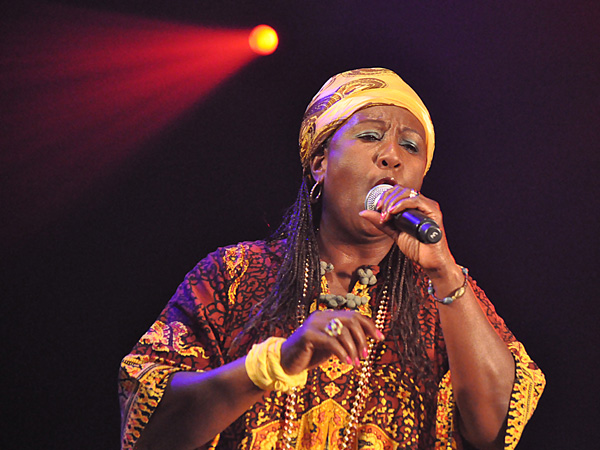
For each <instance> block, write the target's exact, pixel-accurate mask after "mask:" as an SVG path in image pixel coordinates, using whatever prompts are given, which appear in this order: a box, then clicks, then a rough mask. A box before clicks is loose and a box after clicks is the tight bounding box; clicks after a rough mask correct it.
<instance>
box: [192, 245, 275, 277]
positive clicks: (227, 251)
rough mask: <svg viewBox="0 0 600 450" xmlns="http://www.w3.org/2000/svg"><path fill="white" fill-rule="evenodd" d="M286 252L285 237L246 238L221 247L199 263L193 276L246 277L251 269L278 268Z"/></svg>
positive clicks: (270, 269)
mask: <svg viewBox="0 0 600 450" xmlns="http://www.w3.org/2000/svg"><path fill="white" fill-rule="evenodd" d="M283 253H284V242H283V241H273V242H269V241H265V240H259V241H243V242H238V243H237V244H232V245H227V246H223V247H219V248H217V249H216V250H214V251H213V252H211V253H209V254H208V255H206V257H204V258H203V259H202V260H200V261H199V262H198V264H196V266H195V267H194V269H192V271H191V272H190V274H189V276H191V277H199V278H206V277H208V278H212V279H214V278H225V279H226V280H233V279H238V278H240V277H242V276H243V275H244V274H246V272H247V271H248V270H250V271H252V272H254V271H256V270H260V271H264V272H272V271H274V270H275V271H276V270H277V269H278V268H279V265H280V264H281V260H282V257H283Z"/></svg>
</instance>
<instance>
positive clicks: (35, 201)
mask: <svg viewBox="0 0 600 450" xmlns="http://www.w3.org/2000/svg"><path fill="white" fill-rule="evenodd" d="M23 9H24V10H25V11H23V13H21V14H18V15H17V17H16V18H14V17H13V18H12V19H11V20H10V23H9V24H8V25H7V26H4V27H3V31H2V36H1V38H2V39H1V43H0V55H1V56H0V92H1V94H0V95H1V96H0V102H1V104H2V108H1V109H0V111H1V112H0V123H1V124H2V125H0V126H1V127H2V129H1V131H0V179H1V180H2V184H3V185H4V186H3V188H2V193H1V194H0V199H1V201H2V206H3V210H4V211H3V213H2V216H3V221H4V222H5V223H4V224H3V225H4V226H2V228H5V227H6V226H7V225H9V224H10V225H11V226H10V227H9V228H10V229H9V230H8V231H9V235H10V231H12V232H13V234H14V233H17V234H19V233H20V234H23V233H26V232H30V231H31V227H30V226H27V227H23V225H24V224H29V225H31V224H33V223H38V224H41V223H42V222H44V221H45V220H47V219H48V218H51V217H52V216H54V217H56V215H57V213H59V212H61V211H64V210H65V208H67V207H68V206H69V204H70V203H72V202H73V201H74V200H77V199H78V198H79V197H80V196H81V195H82V193H84V192H85V191H86V189H87V188H89V187H90V186H92V185H93V184H94V183H95V182H97V181H98V180H99V179H100V178H101V177H102V176H103V175H106V174H108V173H109V172H110V171H111V169H113V168H116V167H117V166H118V165H119V164H121V163H123V162H125V161H126V160H128V159H130V158H131V156H132V155H133V154H134V152H135V150H136V149H138V148H140V144H142V143H144V142H145V141H147V140H149V139H151V138H152V137H154V136H156V135H157V134H158V133H159V132H160V131H161V130H162V129H164V127H166V126H167V125H168V124H170V123H172V122H173V121H175V120H176V119H177V118H178V117H179V116H181V115H182V114H183V113H184V112H185V111H186V110H188V109H189V108H191V107H192V106H194V105H195V104H196V103H197V102H198V101H199V99H201V98H202V97H203V96H204V95H205V94H207V93H208V92H209V91H210V90H212V89H214V88H215V86H217V85H218V84H219V83H220V82H222V81H223V80H225V79H226V78H227V77H229V76H231V75H232V74H234V73H235V72H236V71H237V70H239V69H240V68H241V67H243V66H244V65H245V64H247V63H248V62H250V61H251V60H252V59H253V58H255V57H256V54H254V53H253V52H252V51H251V50H250V49H249V47H248V31H247V30H219V29H209V28H199V27H194V26H190V25H183V24H174V23H165V22H161V21H158V20H150V19H141V18H135V17H128V16H123V15H117V14H111V13H100V12H93V11H87V10H81V9H74V8H69V7H64V6H58V5H47V6H42V5H36V6H35V10H34V11H32V8H31V5H30V7H29V8H23ZM107 171H108V172H107ZM5 231H6V230H3V232H5ZM4 236H5V238H6V236H7V234H6V232H5V234H4Z"/></svg>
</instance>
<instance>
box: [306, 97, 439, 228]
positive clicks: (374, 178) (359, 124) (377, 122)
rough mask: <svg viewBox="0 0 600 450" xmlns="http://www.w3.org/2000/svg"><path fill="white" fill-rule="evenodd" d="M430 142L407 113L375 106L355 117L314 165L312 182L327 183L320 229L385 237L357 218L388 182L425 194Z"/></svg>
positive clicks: (331, 141)
mask: <svg viewBox="0 0 600 450" xmlns="http://www.w3.org/2000/svg"><path fill="white" fill-rule="evenodd" d="M425 137H426V133H425V129H424V128H423V125H422V124H421V122H419V120H418V119H417V118H416V117H415V116H414V115H413V114H412V113H411V112H409V111H408V110H406V109H404V108H400V107H397V106H372V107H369V108H365V109H362V110H359V111H357V112H356V113H354V114H353V115H352V116H351V117H350V118H349V119H348V120H347V121H346V122H345V123H344V124H343V125H342V126H341V127H340V128H338V130H337V131H336V132H335V133H334V134H333V136H332V138H331V140H330V142H329V145H328V146H327V148H326V149H325V153H324V154H323V155H322V156H317V157H315V159H314V160H313V165H312V169H313V176H314V177H315V179H316V180H318V181H321V182H322V183H323V194H322V201H323V213H322V219H321V225H322V226H323V225H325V224H327V225H334V226H336V227H343V228H346V231H349V232H352V233H354V232H356V231H358V233H361V234H368V235H372V234H380V232H379V230H377V229H376V228H375V227H373V225H371V224H370V223H367V221H366V220H364V219H362V218H361V217H360V216H359V215H358V213H359V212H360V211H362V210H363V209H364V201H365V197H366V195H367V193H368V192H369V190H370V189H371V188H373V187H374V186H376V185H378V184H382V183H383V182H385V183H387V184H392V185H401V186H403V187H407V188H411V189H415V190H420V189H421V185H422V183H423V176H424V174H425V167H426V164H427V152H426V141H425V139H426V138H425ZM324 221H325V223H324ZM340 231H341V229H340Z"/></svg>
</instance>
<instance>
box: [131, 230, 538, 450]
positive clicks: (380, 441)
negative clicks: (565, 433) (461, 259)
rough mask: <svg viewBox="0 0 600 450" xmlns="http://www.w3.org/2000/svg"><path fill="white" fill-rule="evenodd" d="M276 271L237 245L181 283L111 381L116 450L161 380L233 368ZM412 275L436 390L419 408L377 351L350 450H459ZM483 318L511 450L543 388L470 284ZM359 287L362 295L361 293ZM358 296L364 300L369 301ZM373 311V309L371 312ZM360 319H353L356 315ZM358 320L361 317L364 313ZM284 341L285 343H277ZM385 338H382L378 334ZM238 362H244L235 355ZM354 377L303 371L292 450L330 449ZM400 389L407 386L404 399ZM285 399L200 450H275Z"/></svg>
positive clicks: (448, 396)
mask: <svg viewBox="0 0 600 450" xmlns="http://www.w3.org/2000/svg"><path fill="white" fill-rule="evenodd" d="M280 261H281V249H280V247H279V246H278V245H277V244H267V243H265V242H264V241H257V242H243V243H240V244H238V245H235V246H230V247H225V248H221V249H218V250H217V251H215V252H214V253H212V254H210V255H208V256H207V257H206V258H205V259H203V260H202V261H200V262H199V263H198V265H197V266H196V267H195V268H194V269H193V270H192V271H191V272H190V273H188V274H187V276H186V278H185V280H184V282H183V283H182V284H181V285H180V286H179V288H178V289H177V291H176V293H175V295H174V296H173V298H172V299H171V300H170V302H169V303H168V304H167V306H166V307H165V309H164V310H163V311H162V313H161V314H160V316H159V318H158V319H157V321H156V322H154V324H153V325H152V326H151V327H150V329H149V330H148V332H147V333H146V334H144V336H142V338H141V339H140V340H139V342H138V343H137V344H136V346H135V347H134V348H133V350H132V351H131V353H130V354H129V355H127V356H126V357H125V358H124V359H123V361H122V363H121V368H120V372H119V398H120V403H121V419H122V420H121V424H122V428H121V448H122V449H129V448H133V446H134V445H135V442H136V440H137V439H138V438H139V436H140V434H141V432H142V430H143V429H144V427H145V425H146V424H147V423H148V421H149V419H150V417H151V415H152V413H153V412H154V410H155V409H156V407H157V406H158V404H159V403H160V400H161V398H162V395H163V393H164V390H165V388H166V385H167V382H168V379H169V376H170V375H171V374H173V373H174V372H176V371H198V372H201V371H207V370H211V369H213V368H216V367H219V366H221V365H223V364H226V363H228V362H230V361H231V360H232V359H235V358H234V356H232V355H229V354H228V350H229V349H230V347H231V344H232V340H233V339H234V337H235V336H236V335H237V334H238V333H239V332H240V331H241V330H242V328H243V326H244V323H245V321H246V320H247V318H248V316H249V314H250V310H251V308H252V307H253V306H254V305H255V304H257V302H259V301H260V300H262V299H264V298H265V297H266V295H267V293H268V292H269V289H270V288H271V286H272V285H273V283H274V281H275V277H276V274H277V270H278V267H279V265H280ZM416 270H417V276H418V279H417V288H418V289H419V291H420V292H421V293H422V297H423V299H424V300H423V302H422V306H421V311H420V315H419V323H420V326H421V333H422V338H423V342H424V343H425V346H426V351H427V354H428V356H429V358H430V359H431V361H432V367H433V373H432V375H431V376H432V377H435V379H434V380H433V381H434V383H435V385H437V386H438V390H437V392H436V393H435V395H433V396H432V395H430V396H428V397H427V396H426V397H427V398H431V399H432V400H430V401H431V402H434V404H432V405H427V403H426V401H425V400H424V396H423V395H421V392H420V391H419V386H418V384H419V383H416V382H415V380H414V379H413V377H412V376H411V374H410V373H408V374H407V373H405V371H403V369H402V367H400V364H399V360H398V356H397V354H396V352H394V351H392V347H393V345H394V344H393V343H392V342H387V341H384V342H383V344H381V345H380V346H378V347H377V350H376V353H375V356H374V363H373V372H372V376H371V379H370V381H369V383H368V384H369V385H368V387H367V389H368V392H367V394H368V395H367V401H366V404H365V406H364V409H363V411H362V414H361V416H360V419H359V424H358V429H357V437H358V439H356V446H357V447H358V448H359V449H361V450H367V449H369V450H370V449H374V450H375V449H377V450H384V449H385V450H387V449H390V450H392V449H401V448H409V449H455V448H458V449H461V448H464V444H463V442H462V440H461V437H460V434H459V433H458V431H457V423H456V422H457V419H456V406H455V403H454V400H453V393H452V385H451V374H450V372H449V370H448V360H447V355H446V351H445V345H444V340H443V337H442V330H441V327H440V323H439V319H438V313H437V304H436V302H435V301H434V300H433V299H432V298H431V297H430V296H429V295H428V294H427V289H426V285H427V280H426V276H425V275H424V273H423V272H422V271H420V270H418V269H416ZM469 283H470V285H471V287H472V288H473V290H474V292H475V294H476V295H477V298H478V300H479V302H480V305H481V308H482V310H483V311H484V312H485V314H486V315H487V317H488V320H489V322H490V323H491V324H492V326H493V327H494V328H495V329H496V331H497V333H498V335H499V336H500V337H501V338H502V339H503V340H504V341H505V342H506V343H507V346H508V348H509V349H510V351H511V353H512V355H513V357H514V359H515V365H516V373H515V384H514V387H513V392H512V397H511V400H510V405H509V412H508V427H507V430H506V434H505V448H507V449H512V448H514V447H515V446H516V444H517V442H518V440H519V438H520V435H521V433H522V431H523V428H524V427H525V424H526V423H527V421H528V420H529V418H530V417H531V415H532V414H533V411H534V409H535V407H536V405H537V402H538V399H539V397H540V395H541V393H542V390H543V388H544V385H545V379H544V375H543V374H542V372H541V371H540V370H539V368H538V367H537V366H536V364H535V363H534V362H533V361H532V360H531V359H530V358H529V356H528V355H527V353H526V352H525V349H524V347H523V346H522V344H521V343H519V342H518V341H517V340H516V339H515V337H514V336H513V335H512V333H511V332H510V331H509V330H508V328H507V327H506V325H505V324H504V322H503V320H502V319H501V318H500V317H499V316H498V315H497V314H496V312H495V310H494V307H493V306H492V304H491V303H490V302H489V300H488V299H487V297H486V296H485V294H484V293H483V291H482V290H481V289H480V288H479V287H478V286H477V284H476V283H475V282H474V281H473V280H472V279H469ZM363 287H364V286H363ZM370 289H373V290H372V292H376V286H373V287H372V288H370ZM368 294H369V292H366V293H365V295H368ZM371 304H373V303H371ZM361 312H362V311H361ZM363 313H364V312H363ZM283 334H285V333H283ZM384 334H386V336H387V333H385V330H384ZM241 350H242V353H241V354H239V355H235V357H239V356H242V355H244V354H245V353H246V352H247V350H248V349H247V348H244V349H241ZM356 379H357V371H356V369H354V368H353V367H352V366H350V365H348V364H345V363H342V362H340V361H339V360H338V359H337V358H335V357H332V358H330V359H329V361H327V362H325V363H323V364H321V365H320V366H319V367H317V368H314V369H312V370H311V371H309V375H308V382H307V384H306V386H305V387H304V388H303V389H302V390H300V391H299V393H298V399H297V401H296V406H295V411H296V416H295V420H294V422H293V423H292V437H293V440H292V442H293V445H294V446H295V448H297V449H311V450H319V449H332V450H335V449H338V448H340V447H339V446H340V444H341V442H342V437H343V433H344V430H345V427H346V425H347V423H348V419H349V415H350V414H349V411H350V409H351V407H352V401H353V398H354V396H355V395H356V392H357V386H356ZM407 383H416V384H417V388H416V389H414V388H413V389H409V388H408V386H407ZM286 396H287V394H284V393H280V392H275V391H273V392H265V394H264V395H263V397H262V399H261V400H260V401H258V402H257V403H256V404H254V406H253V407H251V408H250V409H249V410H248V411H247V412H246V413H245V414H244V415H242V416H241V417H240V418H239V419H238V420H236V421H235V422H234V423H233V424H232V425H231V426H229V427H228V428H227V429H225V430H224V431H223V432H222V433H221V434H220V435H219V436H215V439H213V441H212V443H209V444H207V445H206V446H204V447H203V448H217V449H244V450H245V449H248V450H250V449H252V450H255V449H261V450H263V449H264V450H267V449H278V448H282V441H281V436H282V427H283V422H284V418H285V405H286Z"/></svg>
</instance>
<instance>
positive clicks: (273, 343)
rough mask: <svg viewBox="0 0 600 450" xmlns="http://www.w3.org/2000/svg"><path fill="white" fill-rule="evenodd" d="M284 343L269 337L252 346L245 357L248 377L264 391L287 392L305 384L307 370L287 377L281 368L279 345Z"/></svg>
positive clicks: (283, 340)
mask: <svg viewBox="0 0 600 450" xmlns="http://www.w3.org/2000/svg"><path fill="white" fill-rule="evenodd" d="M284 342H285V339H284V338H278V337H270V338H268V339H267V340H266V341H264V342H261V343H260V344H254V345H253V346H252V349H250V352H249V353H248V355H247V356H246V362H245V366H246V372H247V373H248V377H249V378H250V380H252V382H253V383H254V384H255V385H256V386H258V387H259V388H261V389H263V390H265V391H281V392H287V391H289V390H290V389H291V388H293V387H297V386H304V385H305V384H306V379H307V376H308V371H307V370H304V371H302V372H300V373H298V374H296V375H288V374H287V373H285V371H284V370H283V367H281V345H282V344H283V343H284Z"/></svg>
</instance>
